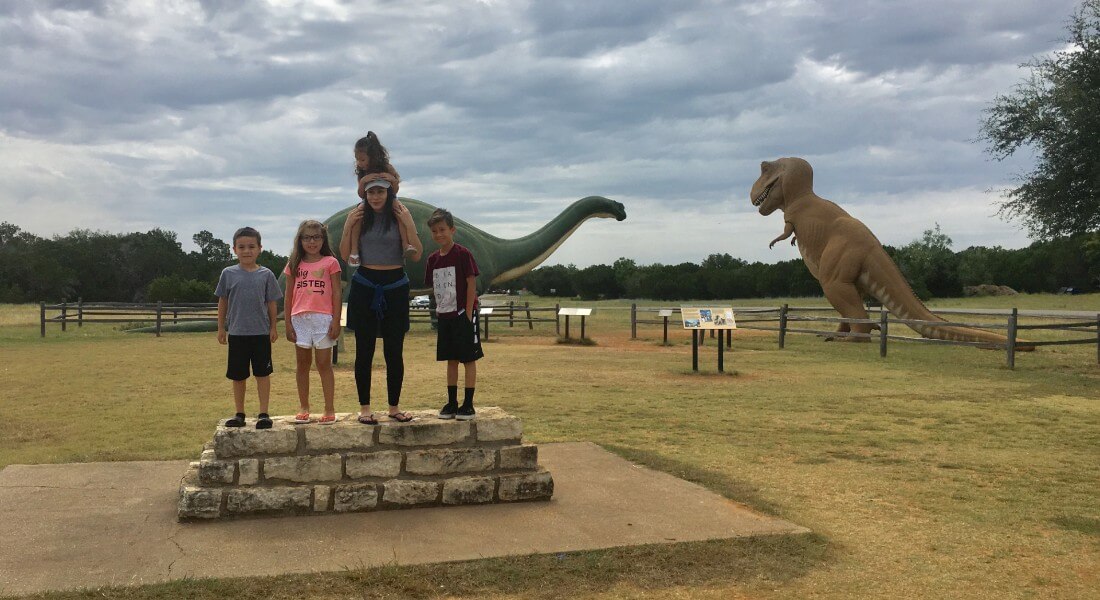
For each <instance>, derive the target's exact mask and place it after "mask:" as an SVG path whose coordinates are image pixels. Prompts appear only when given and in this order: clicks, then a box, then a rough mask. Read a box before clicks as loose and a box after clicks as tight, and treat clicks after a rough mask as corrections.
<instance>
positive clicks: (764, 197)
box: [752, 179, 779, 206]
mask: <svg viewBox="0 0 1100 600" xmlns="http://www.w3.org/2000/svg"><path fill="white" fill-rule="evenodd" d="M777 183H779V180H778V179H776V180H775V181H773V182H771V183H769V184H768V187H766V188H764V191H763V192H760V195H759V196H757V197H755V198H753V199H752V205H753V206H760V205H761V204H762V203H763V202H764V201H765V200H767V199H768V194H770V193H771V191H772V187H774V186H775V184H777Z"/></svg>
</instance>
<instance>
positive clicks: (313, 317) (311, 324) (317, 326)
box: [290, 312, 336, 350]
mask: <svg viewBox="0 0 1100 600" xmlns="http://www.w3.org/2000/svg"><path fill="white" fill-rule="evenodd" d="M290 324H291V325H293V326H294V334H295V335H296V336H298V341H297V342H295V343H294V345H296V346H298V347H299V348H317V349H318V350H324V349H326V348H331V347H333V346H335V345H336V341H335V340H333V339H332V338H330V337H329V336H328V326H329V325H331V324H332V315H329V314H325V313H315V312H308V313H299V314H296V315H291V317H290Z"/></svg>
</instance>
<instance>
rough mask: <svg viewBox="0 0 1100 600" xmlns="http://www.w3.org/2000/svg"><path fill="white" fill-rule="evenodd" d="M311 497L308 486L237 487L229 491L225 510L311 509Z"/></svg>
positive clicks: (233, 512)
mask: <svg viewBox="0 0 1100 600" xmlns="http://www.w3.org/2000/svg"><path fill="white" fill-rule="evenodd" d="M309 497H310V488H308V487H270V488H265V487H248V488H237V489H232V490H229V491H228V492H227V494H226V503H225V510H226V512H228V513H230V514H235V515H241V514H248V513H255V512H267V511H281V512H288V511H300V510H309V509H310V503H309V500H310V498H309Z"/></svg>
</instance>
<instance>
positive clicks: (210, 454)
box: [199, 442, 218, 462]
mask: <svg viewBox="0 0 1100 600" xmlns="http://www.w3.org/2000/svg"><path fill="white" fill-rule="evenodd" d="M208 443H209V442H208ZM199 460H200V461H202V462H210V461H212V460H218V455H217V454H215V453H214V449H213V448H209V449H203V451H202V454H201V455H200V456H199Z"/></svg>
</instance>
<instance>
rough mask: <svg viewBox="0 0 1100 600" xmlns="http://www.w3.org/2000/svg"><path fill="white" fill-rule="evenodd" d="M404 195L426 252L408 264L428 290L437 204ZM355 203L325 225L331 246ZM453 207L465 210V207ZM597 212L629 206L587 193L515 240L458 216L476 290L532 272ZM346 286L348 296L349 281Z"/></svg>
mask: <svg viewBox="0 0 1100 600" xmlns="http://www.w3.org/2000/svg"><path fill="white" fill-rule="evenodd" d="M400 200H401V202H402V203H403V204H404V205H405V206H406V207H407V208H408V209H409V212H411V213H412V216H413V221H415V222H416V233H417V235H419V236H420V241H421V242H422V243H423V244H424V256H423V257H422V258H421V259H420V261H418V262H409V263H408V264H406V265H405V270H406V271H407V272H408V273H409V281H410V282H411V284H412V286H411V287H412V289H413V291H414V292H417V291H425V292H426V291H427V290H421V289H419V288H422V287H423V283H424V265H425V264H426V263H427V257H428V254H430V253H432V252H433V251H435V249H436V248H435V243H434V242H433V241H432V235H431V232H429V231H428V225H427V221H428V217H429V216H431V214H432V211H433V210H435V209H436V207H435V206H432V205H431V204H428V203H426V202H421V201H419V200H414V199H412V198H401V199H400ZM355 206H356V205H352V206H349V207H347V208H345V209H344V210H342V211H340V212H338V213H336V214H335V215H332V216H331V217H329V218H328V220H326V221H325V225H326V226H328V237H329V242H330V243H331V244H332V247H333V248H336V247H338V246H339V244H340V236H342V235H343V233H344V221H345V220H346V219H347V215H348V212H349V211H350V210H351V209H353V208H355ZM451 212H452V213H456V212H457V213H461V208H458V209H455V210H451ZM595 217H605V218H607V217H610V218H614V219H615V220H616V221H622V220H623V219H625V218H626V209H625V208H623V205H622V203H619V202H615V201H614V200H608V199H607V198H604V197H602V196H588V197H587V198H581V199H580V200H577V201H576V202H574V203H573V204H571V205H569V207H568V208H566V209H565V210H563V211H562V212H561V214H559V215H558V216H557V217H556V218H555V219H553V220H552V221H550V222H549V223H547V224H546V225H544V226H543V227H542V228H541V229H539V230H538V231H536V232H534V233H532V234H530V235H525V236H523V237H521V238H516V239H511V240H506V239H501V238H498V237H496V236H494V235H491V234H488V233H486V232H484V231H482V230H480V229H478V228H477V227H474V226H473V225H471V224H470V223H468V222H466V221H463V220H462V219H459V218H458V217H457V216H456V217H455V229H456V232H455V242H456V243H459V244H462V245H463V246H466V247H467V248H469V249H470V252H472V253H473V255H474V259H475V260H477V268H478V271H480V272H481V274H480V275H478V278H477V291H478V293H485V292H486V291H487V290H488V289H489V288H490V287H492V286H496V285H497V284H499V283H504V282H506V281H510V280H512V279H516V278H518V277H520V276H521V275H524V274H525V273H528V272H530V271H531V270H532V269H534V268H535V267H537V266H538V265H539V264H540V263H542V261H544V260H546V258H547V257H549V256H550V254H551V253H553V252H554V250H557V249H558V246H561V245H562V243H563V242H565V240H566V239H567V238H568V237H569V236H570V235H572V234H573V232H574V231H576V230H577V228H578V227H580V226H581V223H584V222H585V221H587V220H588V219H592V218H595ZM345 279H346V278H345ZM344 287H345V295H344V297H345V298H346V297H347V287H348V286H344Z"/></svg>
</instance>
